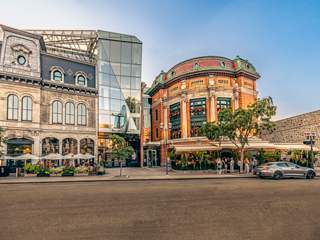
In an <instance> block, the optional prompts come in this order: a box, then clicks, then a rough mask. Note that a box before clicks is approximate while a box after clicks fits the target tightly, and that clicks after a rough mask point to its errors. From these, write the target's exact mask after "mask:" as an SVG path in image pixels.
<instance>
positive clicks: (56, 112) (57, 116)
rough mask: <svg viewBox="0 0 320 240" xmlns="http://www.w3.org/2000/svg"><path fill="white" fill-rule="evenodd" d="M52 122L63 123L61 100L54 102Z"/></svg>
mask: <svg viewBox="0 0 320 240" xmlns="http://www.w3.org/2000/svg"><path fill="white" fill-rule="evenodd" d="M52 123H53V124H62V103H61V102H60V101H54V102H53V103H52Z"/></svg>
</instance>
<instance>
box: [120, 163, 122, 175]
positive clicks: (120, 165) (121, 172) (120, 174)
mask: <svg viewBox="0 0 320 240" xmlns="http://www.w3.org/2000/svg"><path fill="white" fill-rule="evenodd" d="M121 176H122V162H121V160H120V177H121Z"/></svg>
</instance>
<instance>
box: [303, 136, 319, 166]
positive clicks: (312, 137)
mask: <svg viewBox="0 0 320 240" xmlns="http://www.w3.org/2000/svg"><path fill="white" fill-rule="evenodd" d="M305 135H306V138H307V140H308V141H310V145H311V159H312V168H313V169H314V159H313V141H314V140H315V139H316V136H317V132H306V133H305Z"/></svg>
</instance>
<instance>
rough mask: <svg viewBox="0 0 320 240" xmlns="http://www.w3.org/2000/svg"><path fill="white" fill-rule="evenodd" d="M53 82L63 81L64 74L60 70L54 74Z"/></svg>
mask: <svg viewBox="0 0 320 240" xmlns="http://www.w3.org/2000/svg"><path fill="white" fill-rule="evenodd" d="M53 80H56V81H62V73H61V72H60V71H58V70H56V71H54V72H53Z"/></svg>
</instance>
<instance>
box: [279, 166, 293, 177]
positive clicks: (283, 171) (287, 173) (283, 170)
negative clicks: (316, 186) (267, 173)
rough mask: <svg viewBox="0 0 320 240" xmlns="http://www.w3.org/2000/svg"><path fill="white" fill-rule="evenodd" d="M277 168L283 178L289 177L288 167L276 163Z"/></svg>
mask: <svg viewBox="0 0 320 240" xmlns="http://www.w3.org/2000/svg"><path fill="white" fill-rule="evenodd" d="M277 167H278V168H279V170H280V171H281V172H282V174H283V175H284V176H288V175H290V170H291V169H290V167H289V166H288V165H287V164H286V163H277Z"/></svg>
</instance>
